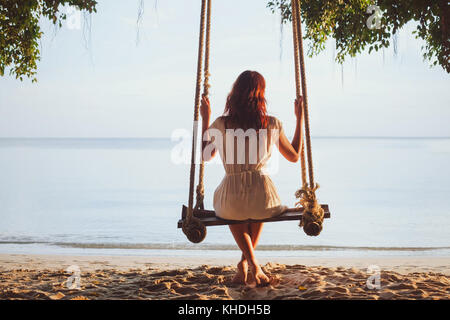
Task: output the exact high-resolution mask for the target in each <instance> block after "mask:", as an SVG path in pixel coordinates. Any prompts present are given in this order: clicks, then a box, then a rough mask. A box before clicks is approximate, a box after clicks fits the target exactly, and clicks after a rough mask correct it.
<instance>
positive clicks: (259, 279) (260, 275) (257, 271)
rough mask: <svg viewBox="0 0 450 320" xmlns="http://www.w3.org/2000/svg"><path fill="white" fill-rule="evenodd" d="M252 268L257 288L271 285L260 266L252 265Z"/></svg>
mask: <svg viewBox="0 0 450 320" xmlns="http://www.w3.org/2000/svg"><path fill="white" fill-rule="evenodd" d="M250 267H251V270H252V273H253V278H254V279H255V283H256V286H258V287H263V286H267V285H269V283H270V279H269V277H268V276H266V274H265V273H264V272H263V271H262V269H261V266H260V265H259V264H256V265H251V266H250Z"/></svg>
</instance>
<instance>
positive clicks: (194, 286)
mask: <svg viewBox="0 0 450 320" xmlns="http://www.w3.org/2000/svg"><path fill="white" fill-rule="evenodd" d="M260 262H261V263H262V264H263V265H264V267H263V269H264V271H265V272H266V273H267V274H269V275H270V276H271V277H272V282H271V284H270V285H269V286H266V287H256V286H255V285H254V284H252V283H250V284H249V285H236V284H233V283H232V282H231V279H232V276H233V275H234V273H235V270H236V269H235V265H234V263H235V261H234V260H233V261H232V260H230V259H221V258H201V259H199V258H195V259H193V258H189V257H176V258H172V257H171V258H168V257H143V256H63V255H60V256H58V255H20V254H1V255H0V299H54V300H60V299H250V300H252V299H256V300H257V299H449V297H450V263H449V262H450V258H447V257H396V258H394V257H392V258H391V257H386V258H345V259H344V258H329V259H326V258H301V259H300V258H277V262H276V263H275V262H271V261H269V260H268V259H260ZM370 266H372V267H370ZM373 266H376V267H373ZM368 268H371V269H368ZM377 268H379V269H377ZM377 270H379V272H377ZM78 271H79V273H77V272H78ZM377 274H378V275H379V280H380V281H379V285H380V286H379V289H378V287H377V286H376V285H377V280H376V279H377ZM78 275H79V277H77V276H78ZM369 277H371V278H370V280H369V282H370V283H371V284H372V288H368V286H367V282H368V279H369ZM78 280H79V282H77V281H78ZM77 284H79V288H77V287H76V285H77ZM70 285H72V286H73V287H74V288H68V287H69V286H70ZM373 286H375V287H373Z"/></svg>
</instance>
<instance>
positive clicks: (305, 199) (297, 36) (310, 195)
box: [291, 0, 324, 236]
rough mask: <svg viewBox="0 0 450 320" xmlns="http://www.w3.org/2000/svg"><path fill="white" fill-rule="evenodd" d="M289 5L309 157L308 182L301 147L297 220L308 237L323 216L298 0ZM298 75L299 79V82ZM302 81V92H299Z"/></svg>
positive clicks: (314, 233)
mask: <svg viewBox="0 0 450 320" xmlns="http://www.w3.org/2000/svg"><path fill="white" fill-rule="evenodd" d="M291 8H292V29H293V39H294V59H295V84H296V94H297V100H299V99H300V96H301V93H303V113H304V121H305V140H306V141H305V142H306V152H307V157H308V173H309V185H308V182H307V178H306V160H305V152H304V146H303V143H302V149H301V153H300V158H301V166H302V188H301V189H299V190H297V192H296V193H295V196H296V197H297V198H298V199H299V201H298V202H297V203H296V205H301V206H303V208H304V211H303V215H302V220H300V227H303V230H304V231H305V233H306V234H307V235H309V236H317V235H319V233H320V231H322V224H323V218H324V211H323V209H322V207H321V206H320V205H319V203H318V202H317V199H316V193H315V192H316V190H317V189H318V188H319V185H318V184H315V183H314V170H313V162H312V148H311V134H310V127H309V112H308V111H309V110H308V93H307V88H306V74H305V60H304V54H303V36H302V22H301V15H300V10H301V9H300V0H291ZM300 76H301V81H300ZM300 84H301V93H300Z"/></svg>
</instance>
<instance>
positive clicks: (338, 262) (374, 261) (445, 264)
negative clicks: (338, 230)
mask: <svg viewBox="0 0 450 320" xmlns="http://www.w3.org/2000/svg"><path fill="white" fill-rule="evenodd" d="M258 260H259V262H260V264H262V265H265V264H268V263H276V264H286V265H299V264H300V265H306V266H310V267H327V268H337V267H344V268H356V269H359V270H364V269H367V268H368V267H369V266H372V265H377V266H379V267H380V268H381V270H389V271H395V272H398V273H400V274H408V273H411V272H433V273H442V274H444V275H448V276H450V256H449V257H426V256H425V257H424V256H394V257H391V256H384V257H373V258H370V257H350V258H349V257H345V258H341V257H328V258H324V257H320V258H315V257H314V258H313V257H306V258H305V257H298V258H294V257H274V258H269V257H260V258H259V259H258ZM237 262H238V256H236V258H232V257H222V258H219V257H198V256H190V255H189V254H186V255H184V256H173V257H167V256H147V255H61V254H59V255H53V254H2V253H0V271H10V270H17V269H28V270H62V269H65V268H67V267H69V266H71V265H78V266H79V267H80V268H81V269H82V270H85V271H95V270H100V269H116V270H129V269H148V268H158V269H164V270H168V269H172V268H196V267H200V266H203V265H214V266H229V267H234V266H235V265H236V263H237Z"/></svg>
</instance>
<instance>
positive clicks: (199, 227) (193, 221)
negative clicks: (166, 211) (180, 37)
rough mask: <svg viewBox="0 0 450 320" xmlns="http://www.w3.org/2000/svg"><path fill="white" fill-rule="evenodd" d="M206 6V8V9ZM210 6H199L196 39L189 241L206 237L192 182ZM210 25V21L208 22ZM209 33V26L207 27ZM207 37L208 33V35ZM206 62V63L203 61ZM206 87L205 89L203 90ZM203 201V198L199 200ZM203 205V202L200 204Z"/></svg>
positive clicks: (199, 193)
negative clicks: (195, 206) (206, 25)
mask: <svg viewBox="0 0 450 320" xmlns="http://www.w3.org/2000/svg"><path fill="white" fill-rule="evenodd" d="M207 6H208V9H207ZM210 6H211V0H202V8H201V16H200V33H199V39H198V59H197V77H196V79H197V82H196V86H195V102H194V123H193V129H192V132H193V135H192V154H191V169H190V175H189V200H188V209H187V214H186V219H185V220H184V222H183V225H182V230H183V233H184V234H185V235H186V237H187V238H188V239H189V241H191V242H194V243H199V242H201V241H203V239H204V238H205V237H206V227H205V225H204V224H203V223H202V222H201V220H200V219H198V218H196V217H194V210H193V209H194V206H193V202H194V182H195V156H196V150H197V148H196V146H197V133H198V114H199V108H200V89H201V85H202V69H203V65H202V63H203V51H205V49H204V48H205V20H206V12H207V11H208V15H209V18H208V20H210V12H211V11H210V9H209V8H210ZM209 25H210V22H209ZM208 33H209V27H208ZM208 38H209V35H208ZM206 42H207V43H206V44H207V46H208V48H207V54H205V56H206V58H208V56H209V39H207V41H206ZM205 64H206V63H205ZM207 65H208V68H209V62H208V63H207ZM208 78H209V74H208V70H207V69H206V67H205V86H204V91H206V93H208ZM205 89H206V90H205ZM203 175H204V173H203V159H202V163H201V165H200V177H199V186H198V187H197V204H199V200H200V199H201V198H202V197H203V192H204V190H203V189H204V187H203ZM201 203H203V200H201ZM202 205H203V204H202Z"/></svg>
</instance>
